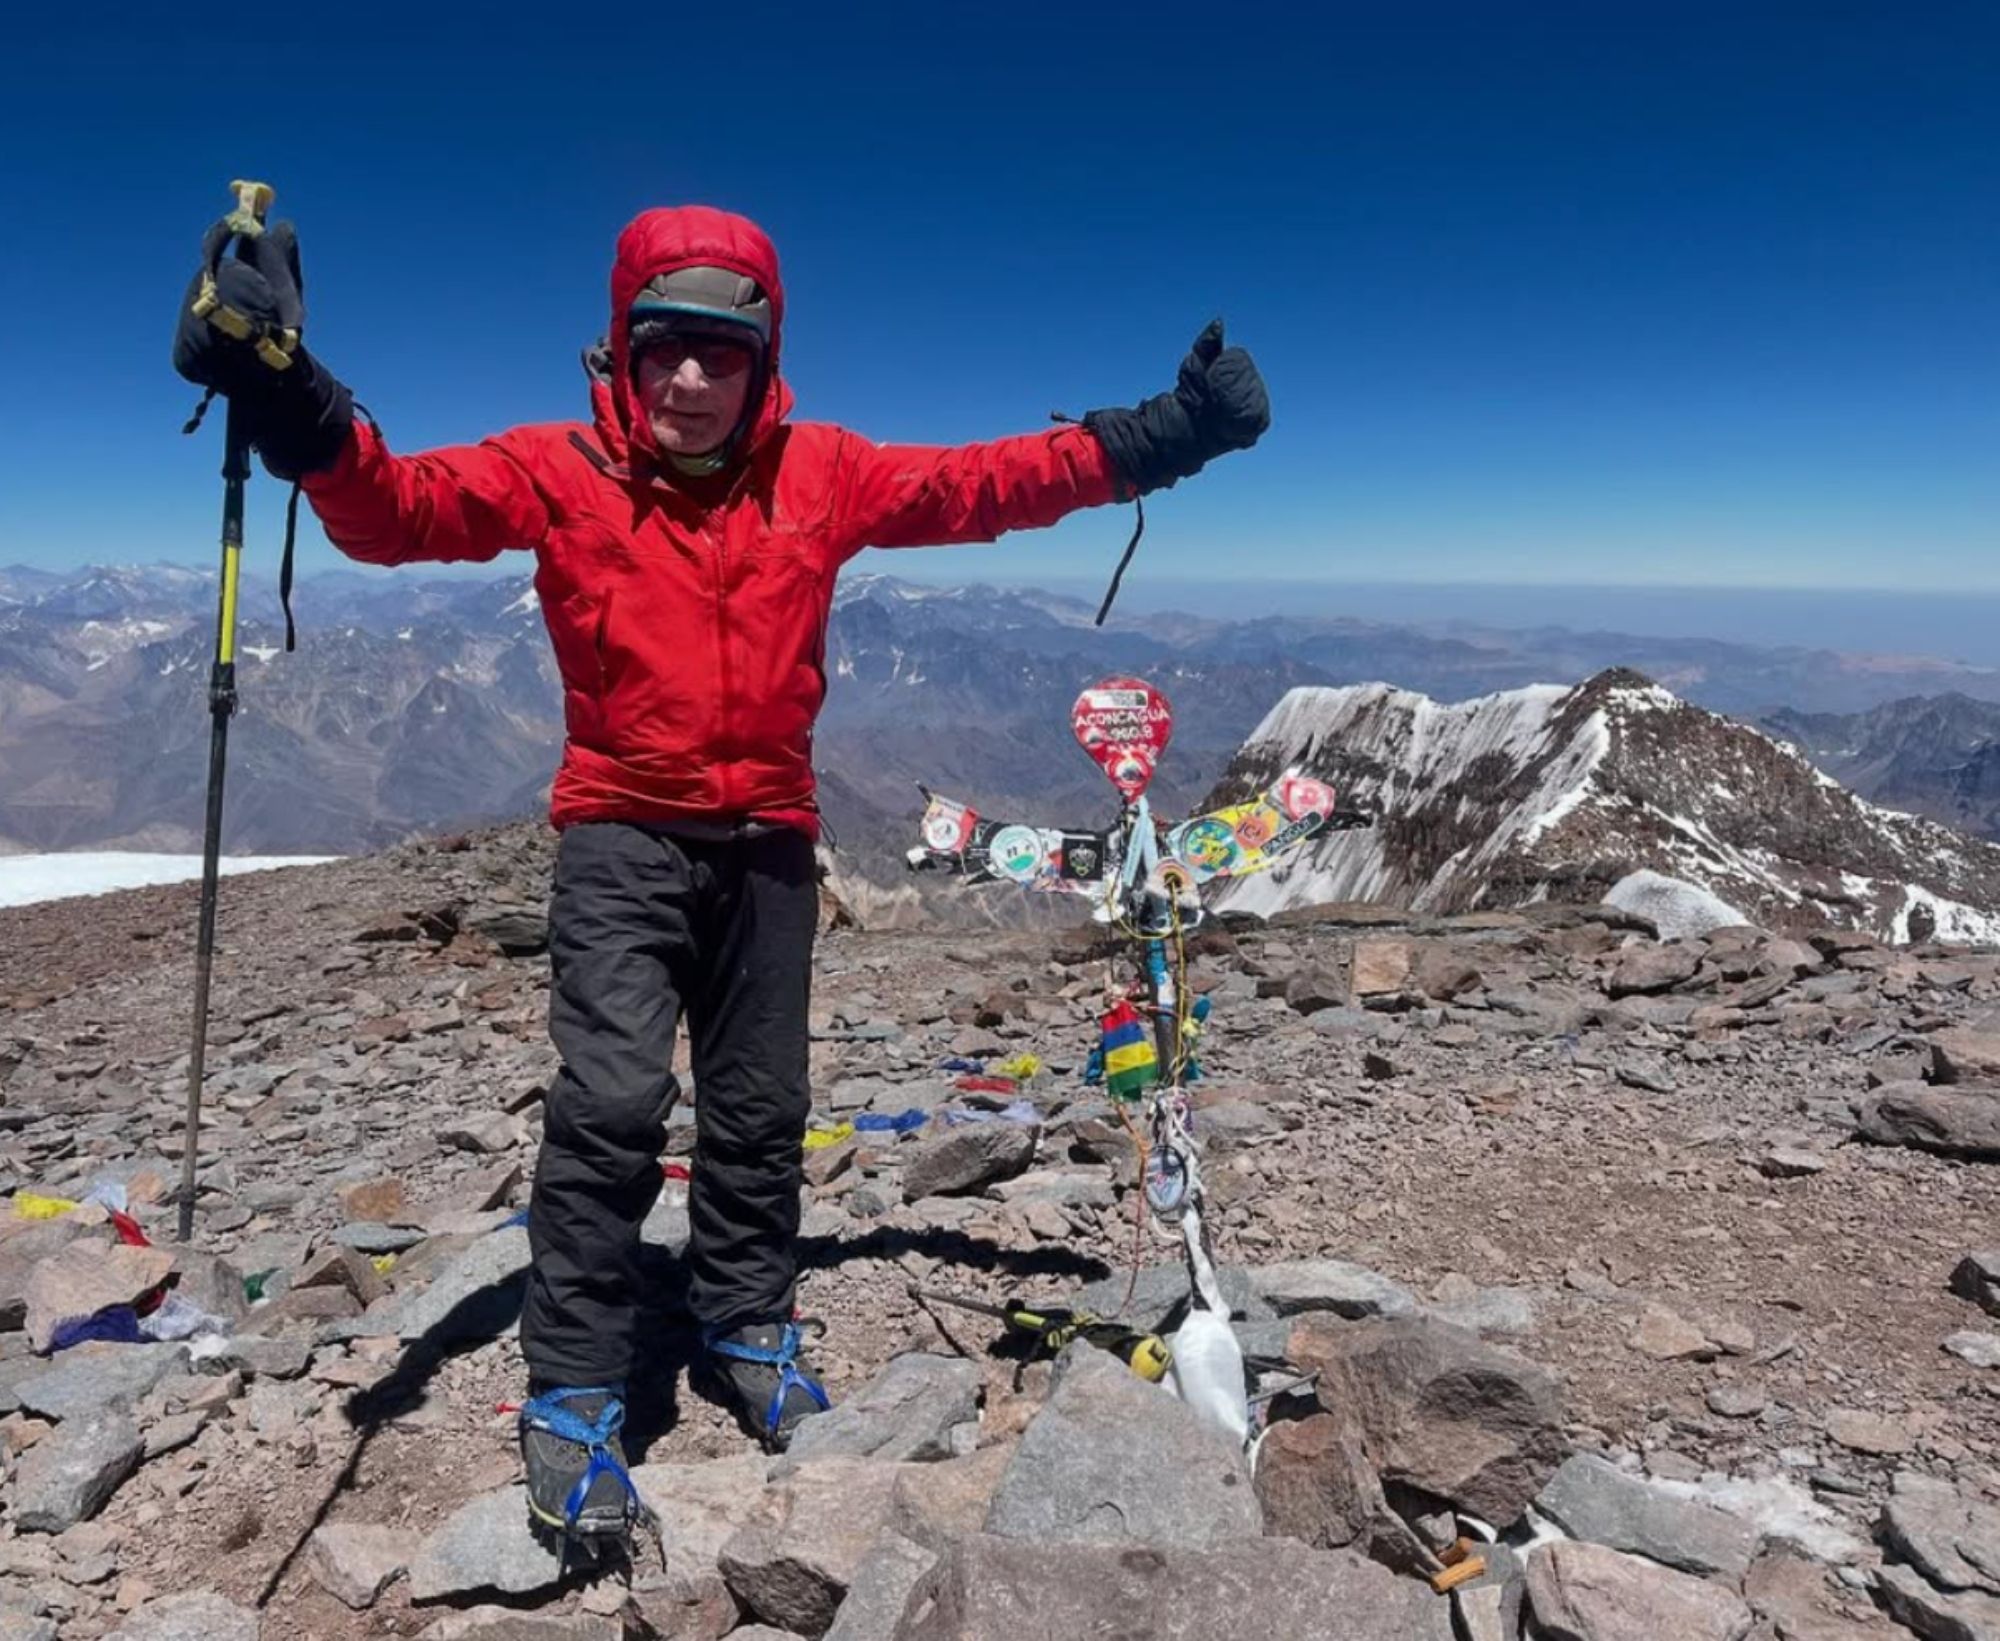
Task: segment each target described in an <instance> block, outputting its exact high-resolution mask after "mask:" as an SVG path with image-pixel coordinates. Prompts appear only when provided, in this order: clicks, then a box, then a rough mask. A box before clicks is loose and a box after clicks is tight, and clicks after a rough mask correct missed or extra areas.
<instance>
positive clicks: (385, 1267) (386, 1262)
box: [368, 1254, 396, 1276]
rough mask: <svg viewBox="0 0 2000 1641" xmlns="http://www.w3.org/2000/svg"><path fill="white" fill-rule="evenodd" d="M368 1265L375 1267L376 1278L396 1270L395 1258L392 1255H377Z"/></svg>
mask: <svg viewBox="0 0 2000 1641" xmlns="http://www.w3.org/2000/svg"><path fill="white" fill-rule="evenodd" d="M368 1263H369V1264H371V1265H373V1266H374V1267H375V1274H376V1275H377V1276H387V1275H388V1274H389V1273H390V1272H391V1271H393V1270H394V1269H395V1268H396V1256H395V1255H394V1254H377V1255H375V1257H374V1258H373V1259H371V1260H369V1261H368Z"/></svg>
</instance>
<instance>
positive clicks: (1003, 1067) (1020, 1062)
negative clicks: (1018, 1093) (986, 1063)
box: [994, 1054, 1042, 1083]
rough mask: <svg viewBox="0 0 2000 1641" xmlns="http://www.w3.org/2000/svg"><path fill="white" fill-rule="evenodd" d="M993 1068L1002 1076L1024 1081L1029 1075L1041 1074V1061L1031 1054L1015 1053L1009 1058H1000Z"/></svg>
mask: <svg viewBox="0 0 2000 1641" xmlns="http://www.w3.org/2000/svg"><path fill="white" fill-rule="evenodd" d="M994 1069H995V1070H996V1071H998V1072H999V1073H1000V1075H1001V1076H1003V1077H1012V1078H1013V1079H1014V1081H1015V1082H1017V1083H1025V1082H1026V1081H1027V1080H1028V1079H1029V1078H1030V1077H1039V1076H1040V1075H1041V1074H1042V1062H1041V1060H1040V1059H1038V1058H1037V1057H1036V1056H1035V1055H1033V1054H1017V1055H1015V1056H1014V1058H1013V1059H1011V1060H1002V1061H1001V1062H1000V1064H999V1065H997V1066H995V1067H994Z"/></svg>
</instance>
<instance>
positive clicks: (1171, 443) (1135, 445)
mask: <svg viewBox="0 0 2000 1641" xmlns="http://www.w3.org/2000/svg"><path fill="white" fill-rule="evenodd" d="M1083 425H1084V426H1085V427H1087V428H1089V429H1090V430H1091V432H1093V433H1095V434H1096V435H1097V437H1098V440H1099V441H1100V442H1101V443H1102V444H1103V446H1104V449H1105V452H1106V453H1107V454H1108V455H1109V456H1110V457H1111V460H1112V463H1113V465H1114V466H1116V467H1117V469H1118V471H1119V474H1120V475H1121V476H1122V477H1123V478H1124V480H1125V482H1126V483H1127V484H1129V485H1130V486H1131V487H1132V488H1133V490H1134V491H1136V492H1137V493H1138V494H1140V495H1145V494H1146V493H1148V492H1149V491H1153V490H1162V489H1165V488H1166V487H1167V486H1169V485H1171V484H1173V483H1174V482H1175V481H1176V480H1177V479H1184V478H1186V477H1187V476H1188V475H1189V474H1191V473H1196V472H1199V471H1200V470H1201V468H1202V467H1203V465H1204V464H1205V463H1207V462H1209V461H1211V460H1213V459H1214V458H1215V457H1217V456H1220V455H1222V454H1224V453H1225V452H1227V451H1231V450H1247V449H1249V447H1250V446H1251V445H1253V444H1255V443H1256V442H1257V440H1258V438H1259V437H1260V436H1261V435H1262V434H1263V432H1264V430H1265V429H1266V428H1267V427H1269V426H1270V425H1271V399H1270V395H1269V394H1268V393H1267V392H1266V391H1265V389H1264V378H1263V377H1262V376H1260V375H1259V374H1258V372H1257V366H1256V363H1255V361H1253V360H1252V359H1251V357H1250V355H1249V354H1248V353H1246V352H1245V351H1244V350H1243V349H1242V348H1228V347H1224V346H1223V345H1222V321H1221V320H1220V319H1217V320H1213V321H1211V322H1210V324H1209V326H1208V328H1207V329H1206V330H1204V331H1203V332H1202V333H1201V335H1199V336H1197V337H1196V338H1195V341H1194V346H1193V347H1192V348H1190V349H1189V350H1188V356H1187V357H1186V358H1185V359H1183V360H1182V361H1181V373H1180V380H1179V381H1178V382H1177V383H1176V384H1175V386H1174V390H1173V391H1172V392H1171V393H1160V394H1156V395H1154V397H1152V398H1150V399H1147V400H1145V401H1144V402H1143V403H1141V404H1139V405H1137V406H1135V407H1134V408H1133V409H1131V410H1093V411H1091V412H1090V413H1089V414H1088V415H1086V416H1085V417H1084V418H1083Z"/></svg>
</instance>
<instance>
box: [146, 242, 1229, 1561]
mask: <svg viewBox="0 0 2000 1641" xmlns="http://www.w3.org/2000/svg"><path fill="white" fill-rule="evenodd" d="M239 254H240V257H241V260H239V261H236V262H230V263H225V264H224V266H223V270H222V272H221V274H220V276H219V277H218V284H219V285H220V286H221V287H222V295H223V298H224V300H225V301H226V302H228V303H229V304H230V305H232V306H234V307H235V308H236V309H237V310H239V311H241V312H246V313H249V314H252V315H253V316H257V315H262V316H264V317H265V318H266V319H271V316H275V315H283V314H294V315H295V314H296V313H297V312H298V309H297V302H296V289H295V286H296V279H297V252H296V245H295V242H294V241H293V240H292V238H291V235H290V230H289V227H288V225H286V224H278V225H276V226H274V227H273V228H272V229H270V230H269V231H267V232H266V234H265V235H264V237H263V238H262V239H261V240H258V241H256V242H254V243H252V244H249V245H246V246H245V247H244V248H243V249H242V251H241V252H240V253H239ZM288 282H289V285H290V288H288ZM272 323H273V326H274V327H275V320H273V321H272ZM783 332H784V289H783V286H782V285H781V283H780V281H779V277H778V261H777V255H776V253H775V252H774V250H773V249H772V247H771V243H770V241H769V240H768V239H767V238H766V237H765V236H764V234H763V233H762V232H761V231H760V230H759V229H758V228H757V227H756V226H755V225H754V224H752V223H750V222H748V221H746V220H744V219H743V218H741V217H737V216H731V215H729V214H727V213H724V212H721V211H715V210H709V209H705V208H700V207H692V208H687V209H680V210H657V211H648V212H646V213H645V214H643V215H642V216H640V217H639V218H638V219H637V220H635V221H634V222H633V223H632V224H631V225H630V226H629V227H628V228H626V230H625V232H624V233H623V234H622V235H621V236H620V238H619V241H618V250H617V258H616V262H615V265H614V267H613V270H612V276H611V325H610V332H609V336H608V339H607V341H606V342H605V343H602V344H600V345H599V347H598V348H597V349H595V350H593V352H592V353H591V354H590V355H589V356H588V357H587V361H586V363H587V365H588V368H589V371H590V375H591V398H592V403H593V408H594V411H595V415H594V417H593V420H592V422H591V423H590V424H588V425H586V424H582V423H575V422H555V423H543V424H536V425H533V426H528V427H518V428H514V429H512V430H511V431H509V432H506V433H501V434H498V435H496V436H494V437H493V438H490V439H487V440H485V441H484V442H483V443H480V444H477V445H472V446H464V447H455V448H451V449H444V450H434V451H429V452H426V453H424V454H422V455H417V456H395V455H392V454H390V452H389V450H388V447H387V446H386V445H385V444H384V443H383V440H382V438H381V436H380V434H379V433H377V432H376V431H375V430H374V428H373V427H371V426H370V425H368V424H367V423H366V422H360V423H357V422H356V421H355V419H354V416H353V409H352V400H351V398H350V396H349V394H348V392H347V390H346V388H345V387H343V386H342V385H341V384H340V383H339V382H338V381H337V380H336V379H335V378H334V377H333V376H332V375H331V374H330V373H329V372H327V370H326V369H325V367H324V366H322V365H320V364H319V362H318V361H317V360H316V359H314V358H313V357H312V356H311V354H309V353H308V352H306V350H305V349H303V348H302V347H296V346H294V347H292V348H291V349H290V364H289V366H288V367H287V368H283V369H278V368H273V367H272V364H271V361H270V357H269V353H268V350H267V352H266V353H265V354H264V355H262V356H260V355H259V354H257V353H256V352H255V351H253V350H252V349H251V347H250V344H249V343H247V342H245V341H243V340H240V339H237V338H232V337H228V336H224V335H223V334H222V333H221V332H219V331H217V330H215V329H214V327H213V326H212V325H209V324H205V323H204V322H203V321H202V320H201V319H200V318H199V317H197V316H194V315H193V314H192V313H191V311H190V310H187V309H185V308H184V310H183V316H182V325H181V331H180V334H179V336H178V337H177V341H176V363H177V364H178V365H179V367H180V368H181V369H182V371H183V373H184V374H187V375H189V376H190V377H191V378H193V379H194V380H197V381H199V382H202V383H203V384H205V385H207V386H209V387H212V388H216V389H217V390H219V391H221V392H224V393H226V394H229V395H230V396H231V397H232V399H233V400H234V401H235V402H236V403H238V404H239V405H241V406H242V407H243V408H244V409H245V410H246V411H248V412H249V413H250V421H251V425H252V426H253V427H254V428H255V430H256V441H257V445H258V448H259V450H260V452H261V453H262V455H263V458H264V461H265V465H266V466H267V467H269V468H270V469H271V471H272V472H274V473H276V474H277V475H279V476H280V477H282V478H290V479H296V480H298V481H299V482H300V483H302V485H303V488H304V491H305V494H306V495H307V497H308V498H309V499H310V500H311V503H312V506H313V509H314V511H315V512H317V513H318V514H319V517H320V520H321V522H322V523H323V524H324V525H325V527H326V533H327V535H328V536H329V537H330V538H331V539H332V540H333V542H334V544H335V545H336V546H337V547H339V548H340V550H341V551H342V552H344V553H346V554H347V555H348V556H349V557H352V558H356V559H361V560H363V561H365V562H368V563H372V564H406V563H413V562H418V561H432V562H435V561H464V560H484V559H492V558H496V557H498V556H499V555H500V554H501V553H503V552H506V551H508V550H510V549H525V550H529V551H532V552H533V553H534V554H535V557H536V571H535V587H536V591H537V593H538V594H539V596H540V601H541V609H542V614H543V617H544V619H545V620H546V621H547V623H548V629H549V637H550V640H551V642H552V643H553V644H554V647H555V654H556V660H557V662H558V665H559V667H560V669H561V672H562V680H563V709H564V717H565V721H566V724H567V728H568V735H567V738H566V740H565V743H564V746H563V754H562V762H561V766H560V767H559V769H558V770H557V772H556V778H555V787H554V796H553V802H552V814H551V818H552V820H553V821H554V824H555V825H556V826H557V827H558V828H560V829H561V833H562V836H561V840H560V843H559V846H558V852H557V863H556V873H555V888H554V895H553V899H552V902H551V906H550V916H549V955H550V969H551V986H550V1004H549V1031H550V1035H551V1037H552V1038H553V1040H554V1042H555V1045H556V1047H557V1049H558V1050H559V1051H560V1053H561V1056H562V1069H561V1071H560V1073H559V1074H558V1076H557V1077H556V1079H555V1082H554V1084H553V1086H552V1087H551V1088H550V1090H549V1094H548V1101H547V1114H546V1120H545V1129H544V1134H543V1140H542V1151H541V1157H540V1161H539V1163H538V1165H537V1168H536V1172H535V1183H534V1192H533V1197H532V1201H531V1205H530V1210H529V1219H528V1228H529V1240H530V1245H531V1248H532V1252H533V1265H532V1268H531V1270H530V1273H529V1283H528V1292H527V1300H526V1305H525V1309H524V1310H523V1313H522V1319H521V1344H522V1350H523V1353H524V1354H525V1356H526V1357H527V1362H528V1369H529V1373H530V1376H531V1385H530V1391H531V1395H530V1399H529V1401H528V1404H527V1406H526V1408H525V1409H524V1410H523V1415H522V1445H523V1451H524V1455H525V1459H526V1467H527V1476H528V1492H529V1503H530V1508H531V1510H532V1511H533V1513H534V1514H535V1516H536V1517H537V1518H538V1519H540V1520H541V1521H543V1522H545V1523H547V1524H549V1525H550V1526H553V1527H561V1528H564V1529H566V1530H569V1531H575V1532H583V1533H603V1532H615V1531H621V1530H622V1529H623V1527H624V1525H625V1520H626V1514H627V1508H628V1503H629V1502H630V1485H629V1482H628V1481H627V1479H626V1477H625V1474H624V1469H623V1454H622V1451H621V1449H620V1447H619V1444H618V1436H617V1432H618V1427H619V1424H620V1421H621V1420H622V1417H623V1396H624V1386H625V1381H626V1379H627V1377H628V1376H629V1373H630V1371H631V1368H632V1352H633V1334H634V1324H635V1318H636V1301H637V1297H638V1293H637V1289H638V1254H639V1227H640V1222H641V1221H642V1220H643V1219H644V1218H645V1217H646V1213H647V1211H648V1209H649V1208H650V1207H651V1206H652V1204H653V1202H654V1200H655V1198H656V1197H657V1195H658V1193H659V1190H660V1170H659V1158H660V1154H661V1151H662V1148H663V1147H664V1144H665V1140H666V1121H667V1115H668V1113H669V1111H670V1110H671V1109H672V1106H673V1103H674V1100H675V1098H676V1096H677V1093H678V1089H677V1086H676V1083H675V1079H674V1077H673V1074H672V1072H671V1069H670V1065H671V1061H672V1057H673V1042H674V1033H675V1029H676V1025H677V1022H678V1021H679V1019H680V1018H681V1017H682V1016H683V1015H684V1016H685V1018H686V1021H687V1025H688V1030H689V1035H690V1038H691V1043H692V1049H693V1070H694V1080H695V1086H696V1090H697V1094H698V1100H697V1105H696V1112H695V1114H696V1134H697V1149H696V1163H695V1169H694V1176H693V1186H692V1191H691V1195H690V1203H689V1214H690V1218H691V1221H692V1239H691V1241H690V1244H689V1248H688V1268H689V1277H690V1290H689V1292H690V1305H691V1308H692V1310H693V1313H694V1315H695V1317H696V1318H697V1319H698V1321H699V1322H700V1324H701V1327H702V1330H703V1338H704V1341H705V1343H706V1346H707V1349H708V1351H709V1353H710V1357H711V1359H712V1361H713V1363H714V1365H715V1367H716V1368H717V1370H718V1375H719V1377H720V1379H721V1381H722V1383H723V1385H724V1387H725V1388H726V1390H727V1391H728V1393H729V1395H730V1397H731V1399H732V1400H733V1402H734V1403H735V1406H736V1409H737V1412H738V1414H739V1416H740V1417H742V1418H743V1419H744V1421H745V1422H746V1424H747V1425H748V1426H749V1428H750V1429H751V1430H753V1431H754V1432H755V1433H756V1434H757V1435H758V1436H759V1437H760V1438H761V1439H762V1440H763V1441H764V1442H765V1443H766V1444H767V1445H768V1446H771V1447H773V1448H780V1447H783V1446H784V1445H785V1444H786V1442H788V1441H789V1439H790V1437H791V1434H792V1432H793V1430H794V1429H795V1428H796V1426H797V1424H798V1422H799V1421H800V1420H801V1419H802V1418H804V1417H806V1416H807V1415H809V1414H810V1413H812V1412H814V1411H817V1410H819V1409H822V1408H824V1407H825V1406H826V1405H827V1404H826V1396H825V1394H824V1392H823V1391H822V1390H821V1389H820V1387H819V1386H818V1385H817V1384H816V1383H815V1382H814V1381H813V1380H812V1379H811V1378H810V1377H809V1376H808V1375H807V1374H806V1373H805V1372H804V1371H803V1370H802V1369H801V1367H800V1366H799V1363H798V1357H799V1347H800V1337H799V1329H798V1326H797V1324H796V1322H795V1321H794V1312H793V1305H794V1295H795V1285H796V1261H795V1253H794V1247H793V1244H794V1242H795V1240H796V1238H797V1234H798V1223H799V1189H800V1163H801V1140H802V1137H803V1133H804V1129H805V1125H806V1119H807V1112H808V1107H809V1103H810V1091H809V1087H808V1078H807V1038H806V1016H807V993H808V987H809V983H810V978H811V965H812V945H813V933H814V926H815V920H816V913H817V894H816V889H815V874H814V862H813V841H814V839H815V838H816V837H817V835H818V828H819V815H818V809H817V806H816V804H815V801H814V791H813V766H812V730H813V721H814V718H815V717H816V716H817V714H818V712H819V708H820V703H821V700H822V698H823V697H824V695H825V692H826V672H825V658H826V623H827V616H828V611H829V609H830V607H831V602H832V596H833V585H834V578H835V576H836V575H837V574H838V573H839V571H840V567H841V566H842V565H843V564H845V563H846V562H847V561H848V560H849V559H850V558H852V557H853V556H854V555H855V554H856V553H858V552H859V551H860V550H861V549H862V548H864V547H916V546H925V545H932V544H941V543H948V542H966V541H990V540H992V539H993V538H994V537H996V536H998V535H1000V534H1001V533H1002V532H1003V531H1006V530H1017V529H1025V528H1028V527H1031V526H1036V525H1047V524H1053V523H1054V522H1055V521H1056V520H1057V519H1060V518H1061V517H1063V516H1064V515H1065V514H1067V513H1070V512H1073V511H1075V510H1076V509H1077V508H1080V507H1090V506H1095V505H1098V504H1100V503H1103V502H1107V501H1112V500H1115V499H1120V498H1124V497H1129V496H1131V495H1134V494H1137V493H1142V492H1145V491H1149V490H1153V489H1157V488H1160V487H1162V486H1164V485H1170V484H1172V483H1174V482H1175V480H1177V479H1179V478H1182V477H1185V476H1187V475H1188V474H1191V473H1193V472H1194V471H1195V470H1196V469H1198V468H1199V467H1200V466H1201V465H1202V464H1203V463H1204V462H1205V461H1207V460H1209V459H1210V458H1212V457H1214V456H1216V455H1219V454H1221V453H1223V452H1224V451H1228V450H1234V449H1240V448H1243V447H1246V446H1248V445H1250V444H1251V443H1253V442H1255V440H1256V439H1257V437H1258V435H1259V434H1261V433H1262V431H1263V430H1264V428H1265V426H1267V425H1268V422H1269V410H1268V405H1267V401H1266V397H1265V393H1264V387H1263V383H1262V381H1261V379H1260V378H1259V377H1258V374H1257V371H1256V367H1255V366H1254V365H1253V364H1252V363H1251V361H1250V358H1249V356H1248V355H1247V354H1245V353H1244V352H1243V351H1242V350H1241V349H1238V348H1224V347H1223V345H1222V329H1221V326H1220V324H1215V325H1211V326H1210V327H1209V329H1208V330H1207V331H1205V332H1204V333H1203V334H1202V336H1201V337H1200V338H1199V339H1198V340H1197V342H1196V344H1195V347H1194V350H1193V352H1191V353H1190V354H1189V355H1188V358H1187V360H1186V361H1185V362H1184V363H1183V364H1182V366H1181V372H1180V378H1179V382H1178V384H1177V386H1176V387H1175V388H1174V390H1173V391H1171V392H1169V393H1165V394H1161V395H1159V396H1157V397H1156V398H1153V399H1150V400H1147V401H1146V402H1144V403H1143V404H1141V405H1139V406H1138V407H1136V408H1135V409H1131V410H1104V411H1095V412H1092V413H1091V414H1090V415H1089V416H1087V417H1086V418H1085V419H1084V421H1083V423H1082V424H1079V425H1070V426H1063V427H1058V428H1054V429H1051V430H1050V431H1047V432H1043V433H1036V434H1029V435H1026V436H1023V437H1019V438H1010V439H1001V440H997V441H995V442H993V443H990V444H973V445H963V446H958V447H955V448H933V447H928V446H912V445H877V444H874V443H871V442H870V441H869V440H867V439H864V438H861V437H860V436H858V435H856V434H854V433H850V432H848V431H846V430H845V429H842V428H837V427H830V426H824V425H819V424H813V423H794V422H791V421H789V420H788V419H787V418H788V412H789V411H790V408H791V395H790V393H789V392H788V391H787V389H786V387H785V384H784V379H783V377H782V375H781V374H780V370H779V360H780V343H781V341H782V338H783ZM286 340H290V338H287V339H286Z"/></svg>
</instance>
